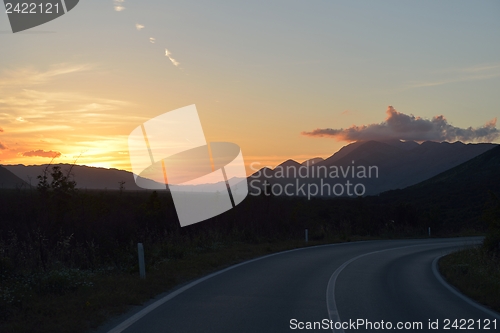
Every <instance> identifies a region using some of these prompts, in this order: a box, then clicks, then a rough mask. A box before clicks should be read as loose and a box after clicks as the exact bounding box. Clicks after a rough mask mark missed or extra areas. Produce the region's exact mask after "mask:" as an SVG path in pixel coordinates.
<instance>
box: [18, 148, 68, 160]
mask: <svg viewBox="0 0 500 333" xmlns="http://www.w3.org/2000/svg"><path fill="white" fill-rule="evenodd" d="M23 156H26V157H50V158H57V157H59V156H61V153H60V152H58V151H52V150H49V151H45V150H41V149H39V150H32V151H27V152H25V153H23Z"/></svg>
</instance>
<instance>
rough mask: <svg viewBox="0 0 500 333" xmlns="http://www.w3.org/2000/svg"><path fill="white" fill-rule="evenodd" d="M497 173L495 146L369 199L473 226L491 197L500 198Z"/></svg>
mask: <svg viewBox="0 0 500 333" xmlns="http://www.w3.org/2000/svg"><path fill="white" fill-rule="evenodd" d="M499 170H500V146H496V147H495V148H493V149H490V150H488V151H486V152H485V153H483V154H481V155H479V156H476V157H474V158H472V159H470V160H469V161H467V162H465V163H462V164H460V165H458V166H455V167H453V168H451V169H449V170H447V171H444V172H442V173H440V174H438V175H436V176H434V177H432V178H430V179H427V180H425V181H423V182H421V183H418V184H415V185H413V186H409V187H407V188H405V189H400V190H391V191H387V192H384V193H381V194H380V195H379V196H378V197H373V198H371V200H376V201H377V202H378V203H379V204H387V203H392V204H396V205H397V204H408V203H410V204H411V205H413V206H416V207H426V210H428V212H429V214H440V220H442V221H451V222H454V221H464V222H465V223H468V222H470V221H473V222H474V223H477V221H478V220H479V219H480V216H481V212H482V211H483V209H484V207H485V205H486V203H487V202H488V201H489V199H490V197H491V194H492V193H493V194H496V195H500V172H499ZM451 222H450V223H451ZM471 223H472V222H471Z"/></svg>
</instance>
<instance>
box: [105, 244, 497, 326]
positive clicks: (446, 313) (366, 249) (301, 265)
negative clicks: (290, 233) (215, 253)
mask: <svg viewBox="0 0 500 333" xmlns="http://www.w3.org/2000/svg"><path fill="white" fill-rule="evenodd" d="M479 242H480V238H453V239H424V240H393V241H369V242H354V243H344V244H334V245H327V246H318V247H310V248H305V249H298V250H293V251H288V252H283V253H279V254H275V255H269V256H266V257H263V258H259V259H256V260H252V261H249V262H245V263H243V264H239V265H236V266H233V267H230V268H229V269H225V270H223V271H220V272H217V273H214V274H212V275H210V276H207V277H205V278H202V279H200V280H196V281H194V282H192V283H190V284H188V285H185V286H183V287H182V288H179V289H177V290H175V291H173V292H172V293H170V294H167V295H166V296H164V297H162V298H161V299H159V300H157V301H156V302H155V303H152V304H150V305H149V306H147V307H145V308H143V309H142V310H141V311H139V312H137V311H136V312H135V313H134V314H132V315H130V316H129V317H128V318H126V319H123V320H121V322H120V323H113V327H112V328H111V329H109V327H106V328H105V329H106V331H108V332H113V333H117V332H126V333H157V332H158V333H159V332H162V333H165V332H169V333H170V332H180V333H190V332H259V333H260V332H273V333H276V332H297V331H306V332H332V331H333V332H344V331H362V332H376V331H381V330H388V329H391V330H393V331H397V330H400V331H410V332H417V331H418V332H449V331H453V330H455V327H457V328H460V326H461V327H462V328H469V329H471V328H474V331H476V332H483V331H484V332H494V331H496V330H499V329H500V315H499V314H498V313H495V312H493V311H489V310H487V309H483V308H482V307H481V306H479V305H477V304H475V303H474V302H471V301H470V300H468V299H466V298H464V297H463V295H461V294H460V293H458V292H456V291H455V290H454V289H453V288H450V286H448V285H447V284H446V283H444V281H442V280H441V281H440V276H439V274H438V273H437V271H436V269H435V268H436V262H437V258H439V257H440V256H442V255H444V254H446V253H449V252H451V251H453V250H455V249H459V248H463V247H466V246H471V245H473V244H477V243H479ZM455 319H457V320H458V321H457V322H455ZM460 320H462V321H460ZM495 320H496V322H495ZM464 323H465V324H464ZM488 323H489V324H488ZM454 324H456V325H454ZM389 325H390V326H389ZM429 325H431V327H432V328H437V329H429ZM488 325H489V326H488ZM494 325H496V330H495V329H494V328H495V326H494ZM108 326H109V324H108ZM486 326H488V327H489V328H490V330H485V328H486ZM446 327H448V328H449V329H448V330H447V329H445V328H446ZM308 328H311V329H308ZM399 328H401V329H399ZM462 331H463V329H462Z"/></svg>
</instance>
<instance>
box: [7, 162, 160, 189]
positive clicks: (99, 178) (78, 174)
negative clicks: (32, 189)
mask: <svg viewBox="0 0 500 333" xmlns="http://www.w3.org/2000/svg"><path fill="white" fill-rule="evenodd" d="M52 166H60V167H61V170H62V171H63V172H64V173H66V172H67V171H68V170H69V169H70V168H72V169H71V175H72V176H73V178H72V179H73V180H75V181H76V187H77V188H80V189H85V188H86V189H97V190H104V189H109V190H118V189H119V187H120V185H119V182H122V181H124V182H125V184H124V187H125V189H126V190H144V189H143V188H141V187H139V186H137V185H136V183H135V180H134V175H133V173H132V172H128V171H125V170H118V169H106V168H96V167H89V166H82V165H74V166H72V165H71V164H53V165H51V166H49V168H48V172H49V174H50V171H51V168H52ZM46 167H47V165H46V164H45V165H30V166H25V165H22V164H19V165H4V166H3V168H4V169H6V170H8V171H10V172H11V173H13V174H14V175H15V176H17V177H18V178H20V180H24V181H25V182H27V183H30V179H31V185H32V186H36V184H38V179H37V176H39V175H41V174H42V173H43V172H44V170H45V168H46ZM17 177H16V178H17ZM139 180H140V181H141V182H146V183H147V182H153V181H152V180H148V179H144V178H141V177H139Z"/></svg>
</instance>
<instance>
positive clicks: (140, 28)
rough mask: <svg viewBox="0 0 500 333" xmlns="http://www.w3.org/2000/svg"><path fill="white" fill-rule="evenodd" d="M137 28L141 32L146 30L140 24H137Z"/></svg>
mask: <svg viewBox="0 0 500 333" xmlns="http://www.w3.org/2000/svg"><path fill="white" fill-rule="evenodd" d="M135 28H136V29H137V30H139V31H141V30H142V29H144V26H143V25H142V24H139V23H136V24H135Z"/></svg>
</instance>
